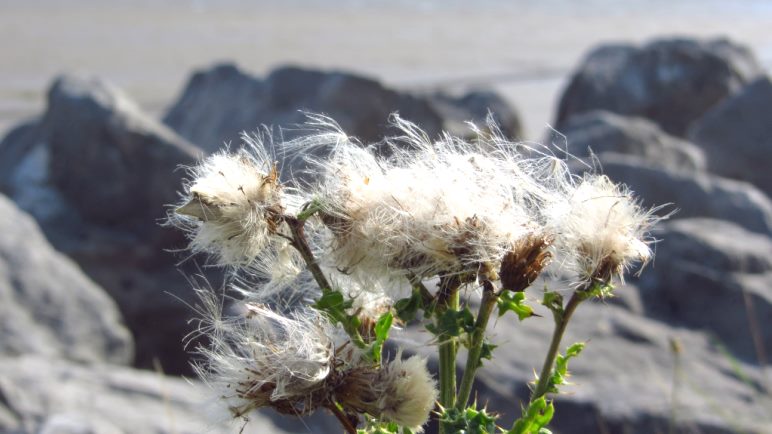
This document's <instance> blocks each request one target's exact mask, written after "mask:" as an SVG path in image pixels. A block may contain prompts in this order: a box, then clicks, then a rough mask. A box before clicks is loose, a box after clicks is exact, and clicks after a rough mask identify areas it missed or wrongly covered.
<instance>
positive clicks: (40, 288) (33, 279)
mask: <svg viewBox="0 0 772 434" xmlns="http://www.w3.org/2000/svg"><path fill="white" fill-rule="evenodd" d="M0 233H2V234H3V236H2V237H0V354H3V355H18V354H28V353H31V354H38V355H41V356H45V357H51V358H58V357H63V358H68V359H72V360H80V361H89V362H94V361H106V362H112V363H130V362H131V361H132V359H133V345H132V340H131V335H130V334H129V331H128V329H127V328H126V327H125V326H124V324H123V322H122V320H121V317H120V314H119V313H118V309H117V307H116V305H115V303H114V302H113V300H112V299H110V297H108V296H107V294H105V293H104V292H103V290H102V288H99V287H98V286H97V285H96V284H94V282H93V281H91V280H90V279H89V278H88V277H86V276H85V275H84V274H83V273H82V272H81V270H80V269H79V268H78V266H77V265H76V264H75V263H74V262H72V260H70V259H69V258H67V257H66V256H64V255H62V254H60V253H58V252H56V251H55V250H54V249H53V247H51V245H50V244H49V243H48V241H46V239H45V237H44V236H43V234H42V233H41V231H40V228H39V227H38V226H37V224H36V223H35V221H34V220H33V219H32V218H31V217H30V216H29V215H27V214H25V213H24V212H22V211H20V210H19V209H18V208H16V206H15V205H14V204H13V202H11V201H10V200H8V199H7V198H6V197H5V196H2V195H0Z"/></svg>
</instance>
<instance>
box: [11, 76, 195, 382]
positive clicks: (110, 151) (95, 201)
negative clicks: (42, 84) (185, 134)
mask: <svg viewBox="0 0 772 434" xmlns="http://www.w3.org/2000/svg"><path fill="white" fill-rule="evenodd" d="M200 154H201V151H200V150H198V148H196V147H195V146H193V145H192V144H190V143H189V142H187V141H186V140H185V139H183V138H181V137H179V136H177V135H176V134H175V133H174V132H173V131H172V130H170V129H169V128H168V127H165V126H164V125H162V124H160V123H159V122H157V121H154V120H152V119H151V118H150V117H148V116H147V115H145V114H144V113H143V112H142V111H141V110H140V109H139V108H138V107H137V106H136V104H134V103H133V102H132V101H131V100H130V99H129V98H128V97H127V96H125V95H124V94H123V93H122V92H121V91H120V90H118V89H116V88H115V87H113V86H111V85H110V84H109V83H106V82H104V81H102V80H98V79H82V78H78V77H72V76H63V77H59V78H58V79H56V81H55V82H54V84H53V86H52V87H51V89H50V91H49V92H48V107H47V109H46V112H45V113H44V114H43V116H42V117H41V118H40V119H39V120H37V121H33V122H30V123H28V124H25V125H22V126H21V127H18V128H17V129H16V130H14V131H12V132H11V133H10V134H9V135H8V136H7V137H6V138H5V139H4V140H3V142H2V144H0V161H2V162H3V163H2V164H3V166H4V167H5V168H8V170H7V171H3V172H2V173H0V190H2V191H4V192H6V194H8V195H9V196H10V197H11V198H12V199H13V200H14V201H15V202H16V203H17V204H18V205H19V206H20V207H21V208H23V209H24V210H26V211H28V212H29V213H30V214H32V215H33V216H34V217H35V218H36V219H37V220H38V222H39V224H40V226H41V228H42V229H43V232H44V233H45V234H46V236H47V237H48V239H49V240H50V241H51V243H52V244H53V245H54V247H56V248H57V249H58V250H60V251H62V252H63V253H65V254H67V255H68V256H70V257H71V258H73V259H74V260H75V261H76V262H77V263H78V264H79V265H80V266H81V267H82V268H83V269H84V271H85V272H86V273H87V274H88V275H89V276H90V277H91V278H92V279H94V280H95V281H96V282H97V283H98V284H99V285H101V286H102V287H103V288H105V289H106V290H107V291H108V292H109V294H110V295H111V296H112V297H113V298H114V299H115V300H116V301H117V303H118V305H119V307H120V309H121V312H122V313H123V315H124V318H125V319H126V322H127V324H128V326H129V328H130V329H131V331H132V332H133V333H134V336H135V340H136V353H137V361H136V362H137V363H138V364H139V365H140V366H145V367H150V366H152V363H153V360H154V359H157V360H158V361H160V362H161V364H162V365H163V366H164V368H165V369H166V370H167V371H169V372H185V371H188V370H189V368H188V363H187V355H186V354H185V352H184V350H183V349H182V344H181V340H182V338H183V337H184V336H185V335H186V334H187V333H189V332H190V331H191V326H190V325H188V324H187V321H188V319H189V318H190V316H191V309H190V308H188V307H187V306H186V303H192V302H194V300H195V296H194V294H193V291H191V290H190V286H189V283H188V282H187V280H186V279H185V277H184V276H183V275H182V274H181V273H180V272H179V271H177V270H176V269H175V265H176V261H177V260H178V259H179V258H177V257H175V255H173V254H171V253H169V252H168V250H171V249H179V248H181V247H183V246H184V245H185V242H186V241H185V240H184V237H183V236H182V235H181V234H180V233H179V232H178V231H175V230H173V229H171V228H164V227H161V226H160V225H159V222H161V221H162V220H163V219H164V218H165V216H166V212H167V204H171V203H174V202H176V201H177V200H178V198H177V193H176V191H177V190H178V189H179V188H180V185H181V181H182V176H183V171H182V170H179V166H180V165H190V164H193V163H195V162H196V161H197V158H198V156H199V155H200ZM197 271H198V270H197V269H196V268H195V267H194V266H193V264H192V263H191V264H190V267H189V269H188V272H191V273H192V272H197Z"/></svg>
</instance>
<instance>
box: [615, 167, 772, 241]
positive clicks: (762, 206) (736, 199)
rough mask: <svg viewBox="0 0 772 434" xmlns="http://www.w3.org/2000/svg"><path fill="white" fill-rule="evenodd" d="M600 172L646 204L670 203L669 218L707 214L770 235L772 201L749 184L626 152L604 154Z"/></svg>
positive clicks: (665, 210) (704, 215)
mask: <svg viewBox="0 0 772 434" xmlns="http://www.w3.org/2000/svg"><path fill="white" fill-rule="evenodd" d="M601 165H602V168H603V173H605V174H606V175H608V176H609V177H610V178H611V179H613V180H614V181H616V182H621V183H624V184H626V185H627V186H629V187H630V188H631V189H632V190H633V191H634V192H635V195H636V196H637V197H639V198H640V199H641V200H642V201H643V204H644V205H645V206H649V207H652V206H657V205H663V204H671V205H669V206H666V207H664V208H663V209H662V210H661V212H660V214H666V213H668V212H670V211H674V210H675V211H677V212H675V214H673V215H672V218H676V219H678V218H688V217H710V218H715V219H721V220H728V221H731V222H734V223H736V224H738V225H740V226H742V227H743V228H745V229H747V230H750V231H753V232H756V233H760V234H764V235H767V236H768V235H769V234H772V202H770V200H769V198H768V197H767V196H766V195H765V194H764V193H763V192H761V191H760V190H759V189H757V188H756V187H754V186H753V185H751V184H748V183H746V182H741V181H735V180H731V179H726V178H721V177H718V176H714V175H710V174H707V173H701V172H694V173H689V172H671V171H667V170H663V169H658V168H655V167H651V166H650V165H647V164H646V163H645V162H643V161H641V160H640V159H638V158H636V157H632V156H625V155H607V156H606V157H605V158H604V159H603V160H601Z"/></svg>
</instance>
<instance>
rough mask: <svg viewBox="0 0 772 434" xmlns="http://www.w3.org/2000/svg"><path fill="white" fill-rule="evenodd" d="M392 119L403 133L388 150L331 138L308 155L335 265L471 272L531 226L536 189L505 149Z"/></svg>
mask: <svg viewBox="0 0 772 434" xmlns="http://www.w3.org/2000/svg"><path fill="white" fill-rule="evenodd" d="M396 126H397V127H399V128H401V129H402V131H403V132H404V133H405V134H404V136H402V137H400V138H397V139H394V140H393V141H392V142H391V143H390V147H389V151H390V152H389V154H390V156H389V157H383V156H381V155H380V154H378V153H376V152H375V150H374V149H373V148H362V147H361V146H359V145H358V144H356V143H352V142H350V141H346V140H343V141H340V140H339V141H337V142H336V143H335V144H334V147H333V149H332V152H331V154H330V156H329V158H327V159H325V160H317V161H315V162H314V163H315V164H316V169H317V170H318V171H319V172H321V173H322V179H321V181H320V182H319V183H318V185H317V186H316V194H315V196H316V197H317V198H318V201H319V203H321V204H322V206H323V213H322V220H323V222H324V223H325V225H326V226H327V228H328V229H329V230H330V233H331V235H332V237H331V240H330V243H329V244H330V246H329V247H330V248H329V249H327V250H328V251H329V252H330V255H329V256H330V257H331V258H332V260H333V262H334V264H335V266H337V267H338V268H339V269H341V270H344V271H345V272H350V273H352V274H353V275H355V276H356V275H357V274H360V275H363V276H401V277H404V276H405V275H406V274H409V275H415V276H417V277H419V278H428V277H432V276H436V275H444V274H454V273H462V272H468V271H477V270H478V268H479V267H480V265H481V264H486V263H494V264H498V262H499V261H500V260H501V257H502V256H503V255H504V253H505V252H506V251H507V250H509V248H510V246H511V245H512V244H513V243H514V242H516V241H517V240H519V239H520V238H522V237H523V236H526V235H528V234H530V233H532V232H534V231H535V230H536V229H537V225H536V224H535V222H534V219H533V218H532V215H533V214H534V210H533V209H532V208H533V206H534V204H535V203H536V202H537V200H536V199H535V196H536V195H535V194H534V192H535V191H536V190H537V189H538V188H537V187H536V183H535V182H534V181H533V179H531V178H529V176H528V170H527V169H528V167H527V166H528V164H529V163H527V162H525V161H524V160H522V159H520V158H519V157H518V156H517V152H516V151H515V149H514V148H513V147H510V148H507V147H506V146H503V145H502V144H500V143H498V142H494V141H488V142H486V141H482V139H481V141H480V142H479V143H478V142H475V143H467V142H464V141H461V140H459V139H456V138H453V137H444V138H442V139H441V140H438V141H435V142H432V141H430V140H428V139H427V138H426V137H425V135H424V134H423V133H422V132H421V131H420V130H418V129H417V127H415V126H414V125H412V124H409V123H407V122H404V121H401V120H399V119H397V120H396ZM508 145H512V146H514V145H513V144H511V143H508ZM497 146H498V148H496V147H497ZM491 147H494V148H495V149H494V151H492V152H491V151H490V149H489V148H491ZM495 268H498V265H496V267H495Z"/></svg>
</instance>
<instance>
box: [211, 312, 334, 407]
mask: <svg viewBox="0 0 772 434" xmlns="http://www.w3.org/2000/svg"><path fill="white" fill-rule="evenodd" d="M208 305H209V307H208V313H207V318H206V322H205V328H204V330H202V332H204V333H205V334H206V335H207V336H208V337H209V338H210V341H211V343H210V344H209V346H205V347H200V348H198V353H199V354H200V355H201V356H203V360H202V361H201V362H200V363H199V364H198V365H197V366H196V369H197V371H198V374H199V376H200V377H201V378H202V379H204V381H205V382H206V383H208V384H209V385H210V386H212V387H213V388H214V389H215V390H216V391H217V396H218V397H219V398H220V401H221V402H224V403H225V404H226V406H227V408H228V410H229V411H230V414H231V416H232V417H234V418H235V417H241V416H243V415H245V414H247V413H249V412H250V411H252V410H254V409H256V408H259V407H266V406H268V407H273V408H274V409H276V410H277V411H279V412H281V413H286V414H295V415H299V414H308V413H310V412H312V411H314V410H315V409H316V408H317V407H318V406H319V405H321V404H322V403H323V402H324V401H323V399H321V398H320V397H319V395H324V390H325V381H326V380H327V378H328V377H329V376H330V374H331V372H332V371H333V369H335V366H336V364H337V363H338V362H337V361H336V345H339V344H340V343H341V342H343V341H345V338H344V335H343V334H342V333H341V332H340V331H338V330H337V329H336V328H334V327H333V326H332V325H331V324H330V323H329V322H328V321H327V320H326V319H325V318H324V317H322V316H321V315H320V314H319V313H317V312H316V311H314V310H312V309H302V310H298V311H295V312H294V313H292V314H291V315H280V314H277V313H275V312H273V311H272V310H270V309H268V308H266V307H265V306H261V305H257V304H246V305H244V306H243V309H244V310H243V312H241V315H239V316H238V317H234V318H228V319H224V318H222V317H221V316H220V315H219V313H217V312H218V310H217V308H216V307H215V306H216V304H215V303H213V302H212V301H211V297H210V301H209V302H208Z"/></svg>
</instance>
